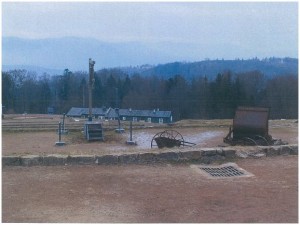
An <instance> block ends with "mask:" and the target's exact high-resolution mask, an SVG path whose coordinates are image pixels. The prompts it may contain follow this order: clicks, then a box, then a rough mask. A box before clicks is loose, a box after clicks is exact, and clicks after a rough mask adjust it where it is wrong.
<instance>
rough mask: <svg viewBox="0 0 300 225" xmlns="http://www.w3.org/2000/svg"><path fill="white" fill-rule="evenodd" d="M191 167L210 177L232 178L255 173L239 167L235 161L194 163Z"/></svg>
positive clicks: (249, 175)
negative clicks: (220, 163)
mask: <svg viewBox="0 0 300 225" xmlns="http://www.w3.org/2000/svg"><path fill="white" fill-rule="evenodd" d="M191 167H194V168H197V170H198V171H199V172H200V173H201V174H203V175H205V176H206V177H208V178H227V177H228V178H230V177H231V178H232V177H251V176H253V174H251V173H249V172H247V171H246V170H244V169H242V168H240V167H238V166H237V165H236V164H235V163H226V164H223V165H216V166H212V165H193V166H191Z"/></svg>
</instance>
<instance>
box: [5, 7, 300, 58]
mask: <svg viewBox="0 0 300 225" xmlns="http://www.w3.org/2000/svg"><path fill="white" fill-rule="evenodd" d="M2 36H15V37H22V38H34V39H35V38H52V37H65V36H75V37H89V38H95V39H98V40H101V41H109V42H119V41H121V42H123V41H140V42H148V43H149V42H151V43H152V44H153V43H156V42H161V41H167V42H173V43H178V44H180V43H190V44H195V45H198V44H199V45H202V46H208V48H209V49H207V56H208V57H210V56H211V55H213V51H216V52H217V51H218V48H219V46H223V49H222V51H225V50H226V46H228V49H227V51H228V52H230V51H231V50H232V49H233V48H237V49H239V48H240V49H242V51H240V52H239V54H240V55H237V56H236V57H240V58H243V57H248V55H247V51H248V50H249V51H251V53H252V52H254V53H255V52H258V55H256V56H258V57H264V56H279V57H284V56H289V57H298V3H297V2H289V3H286V2H282V3H280V2H266V3H262V2H249V3H243V2H232V3H229V2H221V3H220V2H214V3H205V2H188V3H183V2H175V3H168V2H165V3H159V2H152V3H150V2H133V3H124V2H123V3H122V2H121V3H120V2H109V3H105V2H89V3H80V2H65V3H62V2H48V3H46V2H40V3H38V2H33V3H30V2H16V3H10V2H4V3H2ZM213 46H216V49H212V48H213ZM203 51H206V49H203ZM222 56H224V55H222ZM253 56H254V55H253ZM225 58H226V55H225Z"/></svg>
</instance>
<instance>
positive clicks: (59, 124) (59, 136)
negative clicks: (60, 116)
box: [55, 122, 65, 146]
mask: <svg viewBox="0 0 300 225" xmlns="http://www.w3.org/2000/svg"><path fill="white" fill-rule="evenodd" d="M61 129H62V126H61V122H59V123H58V142H56V143H55V145H57V146H63V145H65V142H63V141H61Z"/></svg>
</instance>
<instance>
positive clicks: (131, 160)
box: [2, 145, 298, 166]
mask: <svg viewBox="0 0 300 225" xmlns="http://www.w3.org/2000/svg"><path fill="white" fill-rule="evenodd" d="M278 155H298V145H280V146H249V147H241V146H233V147H224V148H221V147H216V148H201V149H198V148H189V149H188V148H185V149H170V150H169V151H166V152H143V153H132V154H122V155H60V154H53V155H46V156H40V155H24V156H2V166H55V165H115V164H145V163H157V162H170V163H177V162H179V163H180V162H197V163H205V164H209V163H212V162H214V161H223V160H229V161H230V160H232V159H234V158H248V157H253V158H259V157H272V156H278Z"/></svg>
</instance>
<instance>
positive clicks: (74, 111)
mask: <svg viewBox="0 0 300 225" xmlns="http://www.w3.org/2000/svg"><path fill="white" fill-rule="evenodd" d="M88 114H89V109H88V108H77V107H72V108H71V109H70V110H69V112H68V113H67V116H82V115H88ZM92 114H93V115H97V116H107V117H109V118H116V117H117V113H116V110H115V109H112V108H104V107H103V108H93V109H92ZM119 115H120V116H126V117H152V118H153V117H159V118H169V117H171V116H172V112H171V111H160V110H136V109H119Z"/></svg>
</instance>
